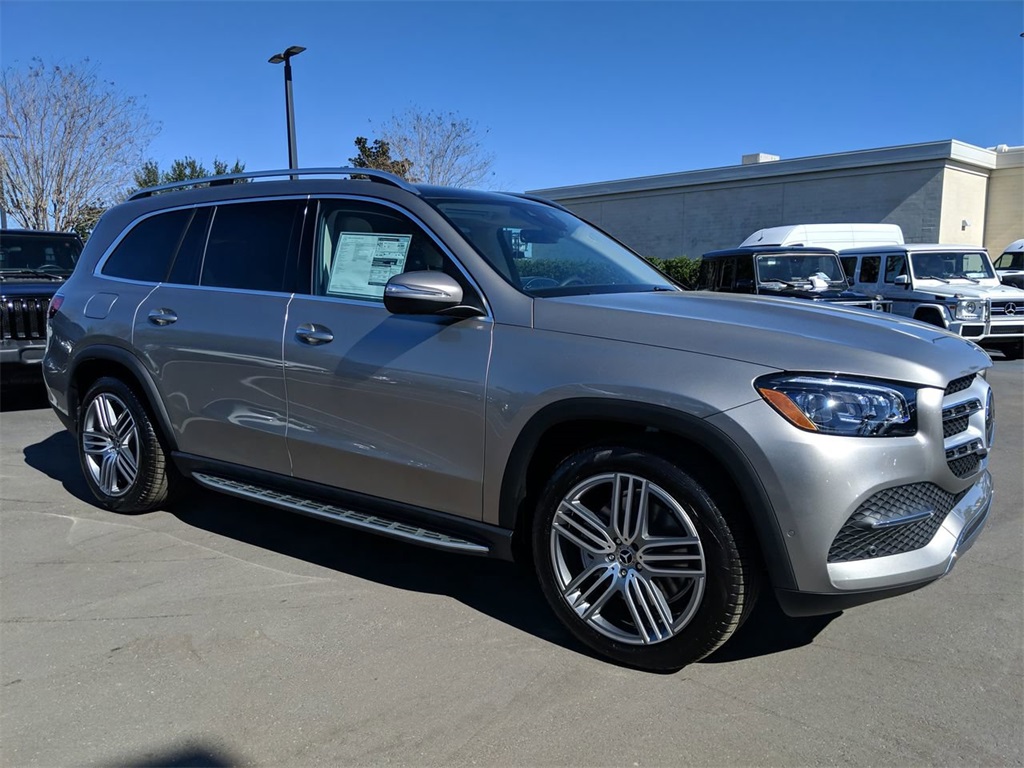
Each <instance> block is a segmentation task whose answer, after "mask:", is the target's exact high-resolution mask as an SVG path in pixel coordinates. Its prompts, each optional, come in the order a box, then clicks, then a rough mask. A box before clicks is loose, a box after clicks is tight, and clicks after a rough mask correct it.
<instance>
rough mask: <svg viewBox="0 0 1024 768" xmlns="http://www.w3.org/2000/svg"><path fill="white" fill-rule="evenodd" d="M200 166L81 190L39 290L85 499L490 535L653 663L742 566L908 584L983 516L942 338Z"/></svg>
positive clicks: (413, 197)
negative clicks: (100, 202)
mask: <svg viewBox="0 0 1024 768" xmlns="http://www.w3.org/2000/svg"><path fill="white" fill-rule="evenodd" d="M287 176H293V177H295V178H291V179H289V178H282V177H287ZM353 176H354V178H350V177H353ZM258 178H262V179H263V180H260V181H257V179H258ZM208 181H209V182H210V183H209V184H208V185H207V186H200V187H199V188H195V189H173V188H155V189H150V190H144V191H143V192H141V193H139V194H137V195H135V196H134V197H133V198H132V199H130V200H129V201H127V202H125V203H124V204H122V205H119V206H117V207H115V208H113V209H112V210H110V211H109V212H108V213H107V214H106V215H105V216H104V217H103V218H102V220H101V221H100V223H99V225H98V226H97V228H96V230H95V232H94V233H93V235H92V237H91V238H90V240H89V242H88V244H87V246H86V249H85V252H84V254H83V255H82V259H81V261H80V262H79V264H78V267H77V268H76V270H75V272H74V274H73V275H72V277H71V278H70V279H69V280H68V282H67V283H66V284H65V285H64V286H63V288H62V289H61V290H60V292H59V293H58V295H57V296H56V297H55V298H54V300H53V303H52V305H51V307H50V311H49V316H50V323H49V339H48V342H49V343H48V347H47V352H46V356H45V360H44V374H45V378H46V383H47V387H48V391H49V397H50V401H51V403H52V405H53V407H54V409H55V410H56V412H57V414H58V416H60V418H61V419H62V420H63V422H64V423H65V424H66V425H67V427H68V428H69V429H70V430H71V431H72V432H73V433H74V435H75V436H76V442H77V446H78V451H79V455H80V458H81V465H82V470H83V472H84V475H85V478H86V480H87V482H88V485H89V487H90V488H91V490H92V492H93V493H94V494H95V496H96V498H97V499H98V500H99V502H100V503H101V504H102V505H103V506H104V507H106V508H109V509H111V510H114V511H118V512H126V513H131V512H141V511H145V510H150V509H154V508H158V507H162V506H164V505H165V504H167V503H168V502H169V499H170V497H171V495H172V494H173V493H174V491H175V490H176V489H177V488H179V487H180V486H181V485H182V484H183V481H184V480H185V478H190V479H191V480H193V481H195V482H197V483H199V484H200V485H202V486H205V487H206V488H210V489H213V490H216V491H220V492H223V493H228V494H232V495H235V496H240V497H242V498H245V499H251V500H253V501H258V502H263V503H267V504H271V505H274V506H277V507H281V508H284V509H287V510H293V511H295V512H299V513H302V514H306V515H312V516H315V517H319V518H323V519H325V520H329V521H332V522H336V523H340V524H342V525H347V526H352V527H356V528H359V529H363V530H368V531H373V532H376V533H380V534H384V535H386V536H392V537H396V538H399V539H404V540H407V541H413V542H417V543H420V544H425V545H427V546H431V547H437V548H440V549H444V550H448V551H452V552H462V553H467V554H475V555H487V556H493V557H499V558H508V559H511V558H515V559H519V560H520V561H523V562H526V563H528V564H530V566H531V567H532V568H533V569H534V570H535V572H536V575H537V577H538V579H539V582H540V584H541V586H542V589H543V592H544V594H545V596H546V598H547V600H548V602H549V603H550V605H551V608H552V609H553V611H554V613H555V614H556V615H557V616H558V618H559V619H560V620H561V621H562V622H564V624H565V625H566V626H567V627H568V628H569V630H571V631H572V632H573V634H575V635H576V637H578V638H579V639H580V640H581V641H582V642H583V643H585V644H586V645H588V646H590V647H591V648H592V649H594V650H596V651H597V652H598V653H600V654H603V655H605V656H607V657H610V658H611V659H614V660H615V661H617V662H619V663H622V664H627V665H632V666H635V667H640V668H646V669H656V670H670V669H678V668H679V667H681V666H683V665H684V664H686V663H688V662H691V661H694V660H696V659H700V658H701V657H703V656H706V655H707V654H709V653H711V652H712V651H714V650H715V649H716V648H718V647H719V646H720V645H721V644H722V643H724V642H725V641H726V640H727V639H728V638H729V636H730V635H731V634H732V633H733V631H734V630H735V629H736V628H737V627H738V626H739V625H740V624H741V623H742V622H743V620H744V619H745V618H746V617H747V615H748V614H749V613H750V610H751V608H752V607H753V605H754V601H755V599H756V597H757V595H758V594H759V591H761V590H767V589H771V590H773V591H774V594H775V596H777V598H778V599H779V601H780V603H781V605H782V606H783V608H784V609H785V610H786V611H787V612H788V613H790V614H792V615H808V614H814V613H822V612H830V611H834V610H837V609H841V608H845V607H849V606H852V605H855V604H858V603H862V602H866V601H869V600H874V599H877V598H881V597H885V596H887V595H892V594H896V593H900V592H906V591H908V590H911V589H914V588H917V587H919V586H922V585H924V584H926V583H928V582H930V581H933V580H935V579H937V578H939V577H941V576H943V575H944V574H945V573H946V572H947V571H949V569H950V568H951V567H952V565H953V564H954V562H955V561H956V560H957V559H958V557H959V556H960V555H961V554H962V553H963V552H964V551H965V550H966V549H967V548H968V547H969V546H970V545H971V543H972V542H973V541H974V539H975V537H976V536H977V535H978V533H979V531H980V530H981V528H982V526H983V525H984V523H985V520H986V517H987V515H988V513H989V506H990V502H991V498H992V485H991V480H990V476H989V472H988V463H989V449H990V447H991V444H992V438H993V433H994V429H995V422H994V409H993V405H992V394H991V391H990V389H989V386H988V383H987V382H986V380H985V371H986V368H987V367H988V366H989V365H990V364H991V363H990V361H989V358H988V356H987V355H986V354H985V353H984V352H983V351H982V350H981V349H979V348H978V347H977V346H975V345H974V344H973V343H971V342H969V341H966V340H964V339H961V338H958V337H956V336H954V335H952V334H949V333H947V332H945V331H942V330H938V329H935V328H933V327H928V326H924V325H921V324H919V323H916V322H913V321H910V320H902V319H898V318H892V317H890V316H888V315H886V314H883V313H879V312H873V311H869V310H856V309H836V308H832V307H828V306H822V305H821V304H818V303H814V302H779V301H778V300H776V299H772V298H767V297H760V296H739V295H727V294H708V293H691V292H685V291H681V290H679V289H678V288H677V287H676V286H675V285H674V284H673V283H672V282H670V281H669V280H668V279H666V278H665V277H664V276H663V275H662V274H661V273H659V272H657V271H656V270H654V269H653V268H651V267H650V266H649V265H648V264H647V263H646V262H645V261H644V260H643V259H641V258H639V257H638V256H636V255H635V254H634V253H632V252H631V251H629V250H628V249H626V248H625V247H623V246H622V245H620V244H619V243H617V242H616V241H615V240H613V239H612V238H610V237H609V236H607V235H606V234H604V233H603V232H601V231H599V230H597V229H595V228H594V227H592V226H591V225H589V224H587V223H586V222H584V221H582V220H580V219H579V218H577V217H576V216H574V215H573V214H571V213H569V212H568V211H567V210H565V209H563V208H561V207H559V206H557V205H554V204H551V203H548V202H545V201H543V200H538V199H534V198H530V197H526V196H523V195H513V194H499V193H490V192H473V191H467V190H463V189H445V188H439V187H428V186H413V185H410V184H407V183H405V182H403V181H401V180H400V179H397V178H395V177H393V176H389V175H387V174H383V173H379V172H375V171H366V170H354V169H318V170H312V171H274V172H268V173H264V174H240V175H238V176H236V177H221V178H219V179H216V180H208ZM232 181H249V182H253V183H244V184H232V183H225V182H232ZM187 184H189V185H194V184H196V182H194V181H190V182H187Z"/></svg>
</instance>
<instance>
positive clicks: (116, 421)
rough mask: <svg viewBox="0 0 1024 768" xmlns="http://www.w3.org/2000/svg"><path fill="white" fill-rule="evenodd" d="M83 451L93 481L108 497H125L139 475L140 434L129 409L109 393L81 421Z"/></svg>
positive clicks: (94, 402) (92, 404)
mask: <svg viewBox="0 0 1024 768" xmlns="http://www.w3.org/2000/svg"><path fill="white" fill-rule="evenodd" d="M81 439H82V451H83V453H84V454H85V456H84V458H85V466H86V469H87V470H88V471H89V474H90V476H91V477H92V481H93V482H94V483H95V484H96V486H97V487H98V488H99V489H100V490H101V491H102V492H103V493H105V494H107V495H108V496H113V497H117V496H123V495H124V494H125V493H127V492H128V491H129V490H130V489H131V488H132V486H133V485H134V483H135V479H136V477H138V474H139V455H140V446H139V431H138V427H137V426H136V424H135V419H134V418H133V417H132V414H131V411H129V410H128V406H127V405H125V404H124V402H123V401H122V400H121V399H120V398H118V397H117V396H115V395H113V394H110V393H109V392H101V393H100V394H98V395H96V397H94V398H93V399H92V400H91V401H90V403H89V406H88V408H86V411H85V418H84V419H83V420H82V437H81Z"/></svg>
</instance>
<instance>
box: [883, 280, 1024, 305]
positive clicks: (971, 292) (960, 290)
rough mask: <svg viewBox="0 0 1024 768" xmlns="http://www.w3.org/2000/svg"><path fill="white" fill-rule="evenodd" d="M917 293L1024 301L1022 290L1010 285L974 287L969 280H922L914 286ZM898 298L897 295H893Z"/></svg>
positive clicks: (997, 284) (991, 282)
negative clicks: (948, 281) (946, 281)
mask: <svg viewBox="0 0 1024 768" xmlns="http://www.w3.org/2000/svg"><path fill="white" fill-rule="evenodd" d="M915 288H916V290H917V292H918V293H934V294H935V295H936V296H939V297H949V298H952V297H953V296H961V297H963V298H965V299H995V300H997V301H1001V300H1005V299H1012V300H1014V301H1024V290H1021V289H1020V288H1015V287H1013V286H1012V285H1005V284H1003V283H996V282H995V281H994V280H993V281H990V282H989V284H988V285H984V284H982V285H976V284H974V283H972V282H970V281H969V280H955V281H952V282H950V283H948V284H947V283H940V282H939V281H938V280H922V281H919V282H918V283H917V285H916V286H915ZM894 295H895V296H897V297H898V296H899V293H896V294H894Z"/></svg>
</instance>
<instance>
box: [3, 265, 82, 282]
mask: <svg viewBox="0 0 1024 768" xmlns="http://www.w3.org/2000/svg"><path fill="white" fill-rule="evenodd" d="M0 277H46V278H49V279H50V280H60V281H62V282H63V281H64V279H65V278H67V275H66V274H58V273H56V272H50V271H48V270H45V269H29V268H27V267H26V268H24V269H5V270H2V271H0Z"/></svg>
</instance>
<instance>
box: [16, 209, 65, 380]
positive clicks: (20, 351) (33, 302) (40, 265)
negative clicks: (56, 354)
mask: <svg viewBox="0 0 1024 768" xmlns="http://www.w3.org/2000/svg"><path fill="white" fill-rule="evenodd" d="M81 253H82V241H81V240H80V239H79V237H78V235H76V234H74V233H68V232H41V231H36V230H29V229H4V230H0V372H2V376H3V380H4V381H5V382H7V381H11V380H17V379H22V378H33V377H34V378H37V379H38V377H39V373H40V365H39V364H40V362H42V359H43V351H44V350H45V347H46V312H47V309H48V307H49V306H50V299H51V298H52V297H53V294H54V293H55V292H56V290H57V288H59V287H60V285H61V284H62V283H63V282H64V280H65V279H66V278H67V277H68V275H70V274H71V272H72V270H74V268H75V264H76V263H77V261H78V257H79V255H80V254H81Z"/></svg>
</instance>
